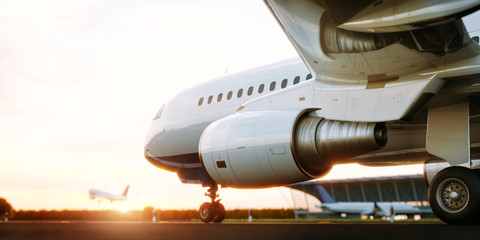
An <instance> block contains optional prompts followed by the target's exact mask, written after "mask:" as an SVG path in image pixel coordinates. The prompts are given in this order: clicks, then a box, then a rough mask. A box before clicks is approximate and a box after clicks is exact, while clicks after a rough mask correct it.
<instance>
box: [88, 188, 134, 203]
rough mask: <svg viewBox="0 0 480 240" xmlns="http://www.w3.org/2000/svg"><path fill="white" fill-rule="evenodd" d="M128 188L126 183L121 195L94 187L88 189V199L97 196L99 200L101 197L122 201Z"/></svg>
mask: <svg viewBox="0 0 480 240" xmlns="http://www.w3.org/2000/svg"><path fill="white" fill-rule="evenodd" d="M129 188H130V185H127V187H126V188H125V190H123V193H122V194H121V195H118V194H114V193H109V192H105V191H102V190H98V189H95V188H92V189H90V190H89V191H88V193H89V198H90V199H95V198H98V201H99V202H100V200H101V199H102V198H103V199H107V200H110V202H113V201H123V200H127V193H128V189H129Z"/></svg>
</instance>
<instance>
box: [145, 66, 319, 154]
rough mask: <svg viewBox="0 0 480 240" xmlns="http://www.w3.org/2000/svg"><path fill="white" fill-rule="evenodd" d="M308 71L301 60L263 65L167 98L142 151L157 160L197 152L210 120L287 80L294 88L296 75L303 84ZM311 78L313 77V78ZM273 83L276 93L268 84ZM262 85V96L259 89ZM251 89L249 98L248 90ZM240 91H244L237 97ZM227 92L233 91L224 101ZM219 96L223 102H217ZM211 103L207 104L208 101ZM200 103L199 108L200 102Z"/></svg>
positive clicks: (234, 110) (264, 94) (230, 112)
mask: <svg viewBox="0 0 480 240" xmlns="http://www.w3.org/2000/svg"><path fill="white" fill-rule="evenodd" d="M308 74H309V71H308V69H307V67H306V66H305V64H304V63H303V62H302V61H301V59H300V58H298V59H297V58H295V59H290V60H286V61H282V62H279V63H276V64H271V65H266V66H263V67H259V68H255V69H252V70H249V71H245V72H240V73H237V74H232V75H226V76H224V77H220V78H217V79H214V80H211V81H207V82H205V83H202V84H200V85H197V86H195V87H191V88H189V89H187V90H185V91H183V92H181V93H179V94H178V95H177V96H175V97H173V98H172V99H170V100H169V101H168V102H167V103H166V104H165V107H164V108H163V111H162V113H161V116H160V118H158V119H155V120H153V122H152V124H151V126H150V129H149V131H148V134H147V137H146V140H145V150H147V149H148V152H149V153H150V154H151V155H153V156H157V157H166V156H178V155H184V154H191V153H197V152H198V143H199V140H200V136H201V134H202V133H203V130H204V129H205V128H206V127H207V126H208V125H209V124H210V123H212V122H213V121H215V120H218V119H221V118H223V117H226V116H228V115H230V114H234V113H235V112H236V110H237V109H238V107H240V106H241V105H242V104H244V103H246V102H248V101H250V100H252V99H256V98H260V97H264V96H267V95H269V94H271V93H274V92H278V91H279V90H282V87H281V84H282V81H283V80H284V79H288V85H287V87H286V88H289V87H291V86H293V81H294V78H295V77H297V76H299V77H300V83H299V84H298V85H296V86H300V85H302V84H303V83H304V82H305V81H306V77H307V75H308ZM312 79H313V78H312ZM272 82H276V85H275V90H274V91H270V84H271V83H272ZM261 84H264V90H263V92H262V93H259V92H258V87H259V86H260V85H261ZM251 86H253V87H254V90H253V93H252V94H251V95H250V96H249V95H248V94H247V93H248V88H249V87H251ZM239 89H243V94H242V96H241V97H240V98H238V97H237V92H238V90H239ZM229 91H232V92H233V96H232V98H231V99H230V100H227V94H228V92H229ZM219 94H223V97H222V100H221V101H219V102H218V101H217V97H218V95H219ZM210 96H212V98H213V100H212V102H211V103H210V104H209V103H208V98H209V97H210ZM202 97H203V103H202V104H201V106H199V104H198V103H199V99H200V98H202Z"/></svg>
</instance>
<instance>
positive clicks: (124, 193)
mask: <svg viewBox="0 0 480 240" xmlns="http://www.w3.org/2000/svg"><path fill="white" fill-rule="evenodd" d="M129 188H130V185H127V187H126V188H125V190H124V191H123V193H122V196H124V197H126V196H127V194H128V189H129Z"/></svg>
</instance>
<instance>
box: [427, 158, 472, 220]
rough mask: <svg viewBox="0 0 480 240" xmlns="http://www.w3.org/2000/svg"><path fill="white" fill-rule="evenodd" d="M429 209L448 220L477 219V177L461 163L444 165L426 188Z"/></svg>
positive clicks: (442, 218)
mask: <svg viewBox="0 0 480 240" xmlns="http://www.w3.org/2000/svg"><path fill="white" fill-rule="evenodd" d="M428 201H429V202H430V207H431V208H432V211H433V212H434V213H435V215H437V217H438V218H440V219H441V220H442V221H444V222H446V223H448V224H474V223H478V220H477V219H476V218H478V213H480V177H479V176H478V174H477V173H476V172H475V171H473V170H471V169H468V168H465V167H448V168H445V169H443V170H442V171H440V172H439V173H437V175H435V177H434V178H433V179H432V183H431V186H430V188H429V189H428Z"/></svg>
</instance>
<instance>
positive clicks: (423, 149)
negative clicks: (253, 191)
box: [145, 0, 480, 224]
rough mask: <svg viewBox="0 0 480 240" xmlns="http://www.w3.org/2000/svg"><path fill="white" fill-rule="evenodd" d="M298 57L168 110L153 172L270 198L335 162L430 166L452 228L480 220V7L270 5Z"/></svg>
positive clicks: (212, 209) (437, 208) (206, 211)
mask: <svg viewBox="0 0 480 240" xmlns="http://www.w3.org/2000/svg"><path fill="white" fill-rule="evenodd" d="M265 3H266V5H267V6H268V7H269V8H270V10H271V12H272V13H273V15H274V17H275V18H276V19H277V20H278V22H279V24H280V25H281V27H282V29H283V30H284V31H285V33H286V34H287V36H288V37H289V39H290V40H291V42H292V44H293V45H294V46H295V48H296V49H297V51H298V53H299V55H300V58H298V59H291V60H286V61H282V62H279V63H276V64H272V65H268V66H263V67H259V68H256V69H253V70H250V71H246V72H241V73H238V74H232V75H227V76H224V77H221V78H218V79H214V80H211V81H208V82H205V83H203V84H201V85H198V86H195V87H192V88H190V89H188V90H185V91H183V92H181V93H179V94H178V95H177V96H176V97H174V98H172V99H170V100H169V101H168V102H167V103H166V104H165V105H164V106H162V107H161V109H160V110H159V111H158V113H157V115H156V116H155V118H154V120H153V122H152V124H151V127H150V130H149V132H148V134H147V137H146V142H145V157H146V159H147V160H148V161H150V163H152V164H153V165H155V166H157V167H159V168H161V169H165V170H168V171H172V172H176V173H177V175H178V177H179V178H180V180H181V181H182V182H184V183H199V184H202V185H203V186H205V187H209V189H208V190H207V193H206V195H207V196H208V197H210V199H211V201H210V202H205V203H204V204H202V205H201V207H200V209H199V212H200V218H201V219H202V221H204V222H210V221H214V222H221V221H222V220H223V218H224V213H225V209H224V206H223V205H222V204H221V203H220V202H219V200H216V199H217V197H218V195H217V191H218V186H219V185H221V186H222V187H233V188H268V187H274V186H284V185H288V184H293V183H297V182H301V181H306V180H310V179H314V178H319V177H322V176H324V175H326V174H327V173H328V172H329V170H330V169H331V168H332V166H333V165H336V164H344V163H360V164H364V165H369V166H389V165H399V164H413V163H427V164H425V169H426V170H425V172H426V174H425V176H426V178H427V179H428V184H429V202H430V206H431V208H432V210H433V211H434V213H435V214H436V215H437V216H438V217H439V218H440V219H442V220H443V221H445V222H447V223H450V224H465V223H473V222H478V219H479V218H478V217H477V216H478V214H479V213H480V175H479V172H478V171H480V170H478V169H480V161H478V160H477V159H479V158H480V157H479V156H480V77H479V76H480V55H479V54H480V46H479V45H478V42H476V41H473V40H472V38H471V37H470V36H469V34H468V30H467V29H466V28H465V26H464V24H463V22H462V19H461V18H462V17H463V16H465V15H467V14H471V13H473V12H475V11H476V10H477V9H479V8H480V1H478V0H475V1H474V0H458V1H446V0H439V1H434V0H417V1H394V0H383V1H382V0H380V1H376V0H358V1H357V0H356V1H353V0H351V1H348V0H336V1H315V0H298V1H286V0H266V1H265Z"/></svg>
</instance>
